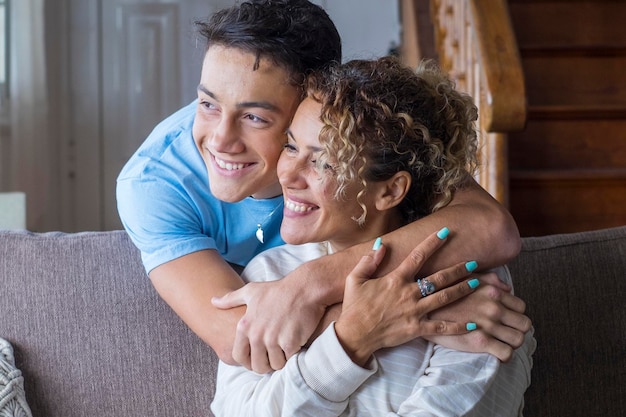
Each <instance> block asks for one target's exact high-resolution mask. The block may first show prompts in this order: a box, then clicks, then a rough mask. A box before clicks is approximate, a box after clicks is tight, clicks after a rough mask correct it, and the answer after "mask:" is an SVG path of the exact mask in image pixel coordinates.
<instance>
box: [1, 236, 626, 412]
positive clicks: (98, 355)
mask: <svg viewBox="0 0 626 417" xmlns="http://www.w3.org/2000/svg"><path fill="white" fill-rule="evenodd" d="M509 267H510V269H511V273H512V275H513V279H514V282H515V287H516V293H517V294H518V295H519V296H520V297H522V298H523V299H524V300H525V301H526V302H527V305H528V308H527V313H528V315H529V316H530V317H531V318H532V320H533V323H534V326H535V337H536V339H537V342H538V347H537V350H536V353H535V355H534V368H533V371H532V383H531V386H530V388H529V389H528V391H527V393H526V398H525V401H526V407H525V411H524V415H525V416H526V417H539V416H541V417H557V416H558V417H562V416H568V417H578V416H581V417H582V416H585V417H595V416H602V417H606V416H623V415H626V384H625V383H624V381H626V303H625V300H624V297H625V295H626V227H622V228H615V229H608V230H601V231H593V232H586V233H578V234H570V235H554V236H545V237H540V238H526V239H524V241H523V249H522V252H521V254H520V256H519V257H518V258H517V259H515V260H514V261H513V262H511V263H510V265H509ZM0 285H1V290H0V337H3V338H5V339H7V340H9V342H11V343H12V344H13V346H14V349H15V355H16V361H17V365H18V367H19V368H20V369H21V370H22V372H23V374H24V377H25V386H26V394H27V399H28V402H29V404H30V405H31V408H32V411H33V415H34V416H35V417H37V416H40V417H61V416H63V417H79V416H80V417H108V416H111V417H112V416H133V417H140V416H151V417H152V416H207V415H211V413H210V411H209V404H210V402H211V398H212V396H213V392H214V377H215V371H216V361H217V359H216V356H215V354H214V353H213V351H212V350H211V349H210V348H209V347H207V346H206V345H205V344H204V343H203V342H202V341H201V340H200V339H199V338H198V337H196V336H195V335H194V334H193V333H192V332H191V331H189V330H188V329H187V328H186V326H185V325H184V324H183V323H182V321H180V319H178V317H176V315H175V314H174V313H173V312H172V311H171V310H170V308H169V307H168V306H167V305H166V304H165V303H164V302H163V301H161V300H160V298H159V297H158V295H157V294H156V292H155V291H154V289H153V287H152V285H151V284H150V281H149V279H148V277H147V276H146V274H145V272H144V270H143V267H142V265H141V261H140V257H139V253H138V251H137V250H136V249H135V247H134V246H133V245H132V243H131V242H130V240H129V239H128V236H127V235H126V233H125V232H122V231H113V232H85V233H76V234H63V233H43V234H35V233H29V232H10V231H0Z"/></svg>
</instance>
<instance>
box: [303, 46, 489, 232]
mask: <svg viewBox="0 0 626 417" xmlns="http://www.w3.org/2000/svg"><path fill="white" fill-rule="evenodd" d="M305 87H306V93H307V96H309V97H311V98H313V99H314V100H316V101H318V102H320V103H321V104H322V111H321V120H322V122H323V123H324V127H323V128H322V131H321V134H320V143H321V144H322V146H323V148H324V151H323V152H322V155H321V157H320V158H318V163H319V164H320V166H323V165H330V166H332V167H333V173H334V179H335V180H336V181H337V184H338V189H337V193H336V196H335V197H336V198H342V197H344V196H345V189H346V187H347V186H348V185H350V184H352V183H354V181H356V180H358V181H360V182H361V183H362V185H363V188H362V189H361V191H360V192H359V194H358V197H357V200H360V197H361V196H362V195H363V194H364V193H365V190H366V185H367V183H368V181H373V182H375V181H383V180H386V179H389V178H390V177H392V176H393V175H394V174H395V173H397V172H399V171H407V172H409V173H410V174H411V178H412V184H411V189H410V191H409V193H408V194H407V196H406V197H405V199H404V201H403V202H402V203H401V204H400V205H399V209H400V212H401V213H402V216H403V219H402V220H403V221H404V223H405V224H406V223H410V222H412V221H414V220H416V219H418V218H420V217H422V216H425V215H427V214H429V213H432V212H433V211H435V210H438V209H439V208H441V207H444V206H445V205H447V204H448V203H449V202H450V200H451V199H452V195H453V193H454V191H455V190H456V189H458V188H459V187H462V186H463V185H464V184H465V183H466V182H467V180H468V178H469V177H470V176H471V175H473V174H474V172H475V170H476V168H477V158H476V149H477V139H476V129H475V121H476V119H477V109H476V106H475V105H474V103H473V100H472V98H471V97H470V96H468V95H466V94H462V93H460V92H458V91H457V90H455V85H454V83H453V82H452V81H451V80H450V78H449V77H448V76H446V75H445V74H444V73H443V72H442V71H441V70H439V69H438V68H437V67H436V66H435V65H434V64H433V63H431V62H425V63H422V64H421V65H420V66H419V67H418V68H417V70H416V71H415V70H413V69H411V68H408V67H406V66H404V65H403V64H401V63H400V62H399V61H398V59H397V58H393V57H384V58H380V59H378V60H373V61H370V60H354V61H350V62H348V63H346V64H343V65H337V66H335V67H333V68H331V69H330V70H329V71H325V72H319V73H315V74H312V75H310V76H309V77H308V79H307V83H306V86H305ZM361 207H363V214H362V215H361V217H359V218H358V219H355V220H357V221H358V222H359V223H360V224H363V223H364V221H365V217H366V215H367V210H366V208H365V206H364V205H363V204H362V203H361Z"/></svg>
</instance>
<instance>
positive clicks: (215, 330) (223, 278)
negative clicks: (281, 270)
mask: <svg viewBox="0 0 626 417" xmlns="http://www.w3.org/2000/svg"><path fill="white" fill-rule="evenodd" d="M150 280H151V281H152V284H153V286H154V288H155V289H156V290H157V292H158V293H159V295H160V296H161V298H163V300H165V302H166V303H167V304H169V306H170V307H171V308H172V309H173V310H174V311H175V312H176V314H178V316H179V317H180V318H181V319H182V320H183V321H184V322H185V324H187V326H189V328H190V329H191V330H192V331H193V332H194V333H196V334H197V335H198V336H199V337H200V338H201V339H202V340H203V341H204V342H205V343H207V344H209V345H210V346H211V347H212V348H213V350H215V352H216V353H217V355H218V356H219V358H220V359H221V360H222V361H224V362H227V363H229V364H233V365H234V364H237V363H236V362H234V361H233V359H232V347H233V341H234V339H235V331H236V328H237V323H238V321H239V320H240V319H241V317H242V316H243V314H244V312H245V308H244V307H238V308H233V309H230V310H219V309H217V308H215V307H213V305H212V304H211V298H212V297H215V296H220V295H224V294H226V293H228V292H230V291H234V290H236V289H238V288H241V287H242V286H243V285H244V283H243V281H242V279H241V278H240V277H239V275H238V274H237V273H236V272H235V271H234V270H233V269H232V268H231V267H230V265H229V264H228V263H227V262H226V261H225V260H224V259H223V258H222V257H221V256H220V254H219V253H217V251H214V250H203V251H198V252H193V253H191V254H189V255H185V256H182V257H180V258H178V259H174V260H173V261H170V262H167V263H165V264H162V265H160V266H158V267H156V268H154V269H153V270H152V271H150Z"/></svg>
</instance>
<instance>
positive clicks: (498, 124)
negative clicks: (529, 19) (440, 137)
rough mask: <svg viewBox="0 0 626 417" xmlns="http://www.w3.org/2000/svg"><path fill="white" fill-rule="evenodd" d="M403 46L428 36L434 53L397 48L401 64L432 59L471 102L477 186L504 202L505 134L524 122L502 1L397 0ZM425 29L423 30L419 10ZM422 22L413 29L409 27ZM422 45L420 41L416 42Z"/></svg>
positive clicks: (519, 75)
mask: <svg viewBox="0 0 626 417" xmlns="http://www.w3.org/2000/svg"><path fill="white" fill-rule="evenodd" d="M401 5H402V15H403V23H404V25H403V29H404V34H403V37H404V42H403V43H404V44H405V45H406V46H408V47H413V49H415V45H418V46H420V45H421V44H420V42H413V43H411V42H407V41H408V40H410V38H411V37H416V38H419V37H420V36H421V37H422V38H423V36H424V34H429V32H430V33H434V48H433V50H434V51H426V52H427V54H424V53H422V52H423V51H420V50H418V51H415V50H413V51H410V50H408V49H405V48H403V51H402V54H403V58H405V62H407V63H408V64H410V65H413V64H416V63H417V61H419V59H422V58H433V57H434V58H437V59H438V61H439V65H440V66H441V67H442V69H444V70H445V71H447V72H448V73H449V74H450V76H451V77H452V78H453V79H454V80H455V81H456V83H457V87H458V88H459V90H461V91H465V92H467V93H468V94H470V95H471V96H472V97H474V100H475V102H476V105H477V106H478V111H479V115H480V119H479V121H478V126H477V128H478V130H479V131H480V155H479V158H480V162H481V171H480V174H479V176H478V178H477V180H478V181H479V183H480V184H481V185H482V186H483V187H484V188H485V189H487V191H489V192H490V193H491V194H492V195H493V196H494V197H495V198H497V199H498V200H499V201H500V202H502V203H504V204H507V203H508V155H507V153H508V152H507V142H506V141H507V137H506V135H507V133H508V132H512V131H516V130H520V129H522V128H523V127H524V125H525V123H526V117H527V115H526V112H527V104H526V89H525V83H524V74H523V70H522V65H521V60H520V56H519V51H518V47H517V42H516V39H515V34H514V32H513V28H512V23H511V18H510V15H509V10H508V5H507V2H506V0H430V3H429V0H402V3H401ZM425 8H427V9H428V8H429V9H430V17H431V19H430V20H431V24H432V27H431V28H424V24H423V23H424V19H421V20H420V19H419V18H420V17H423V15H424V9H425ZM420 21H421V22H422V25H421V26H419V25H418V24H415V23H414V22H420ZM422 43H423V42H422Z"/></svg>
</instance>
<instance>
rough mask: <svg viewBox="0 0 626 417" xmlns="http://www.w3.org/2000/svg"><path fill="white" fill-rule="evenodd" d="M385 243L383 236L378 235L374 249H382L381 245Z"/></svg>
mask: <svg viewBox="0 0 626 417" xmlns="http://www.w3.org/2000/svg"><path fill="white" fill-rule="evenodd" d="M382 244H383V238H382V237H377V238H376V240H375V241H374V246H372V249H373V250H378V249H380V247H381V246H382Z"/></svg>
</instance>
